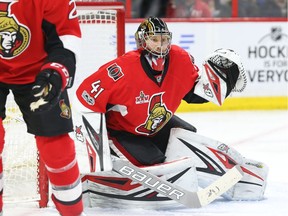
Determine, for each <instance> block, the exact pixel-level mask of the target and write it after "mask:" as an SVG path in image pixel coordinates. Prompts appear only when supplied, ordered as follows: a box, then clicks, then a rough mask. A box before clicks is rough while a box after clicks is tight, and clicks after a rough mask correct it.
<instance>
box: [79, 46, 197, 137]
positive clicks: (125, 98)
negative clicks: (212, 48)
mask: <svg viewBox="0 0 288 216" xmlns="http://www.w3.org/2000/svg"><path fill="white" fill-rule="evenodd" d="M143 53H144V52H142V54H141V52H140V51H139V50H136V51H131V52H128V53H126V54H125V55H123V56H121V57H119V58H117V59H115V60H113V61H111V62H109V63H107V64H105V65H103V66H102V67H101V68H100V69H99V70H98V71H97V72H96V73H94V74H92V75H91V76H90V77H88V78H87V79H85V80H84V81H83V82H82V84H81V85H80V87H79V88H78V90H77V92H76V94H77V98H78V100H79V101H80V102H81V103H82V104H83V105H84V106H85V107H87V108H88V109H90V110H92V111H94V112H101V113H106V121H107V127H108V128H111V129H114V130H120V131H127V132H130V133H134V134H138V135H147V136H149V135H153V134H154V133H156V132H157V131H159V130H160V129H161V128H162V127H163V126H164V125H165V124H166V123H167V122H168V121H169V119H170V118H171V117H172V116H173V114H174V112H175V111H176V109H177V108H178V106H179V105H180V103H181V100H182V99H183V98H184V97H185V96H186V94H187V93H188V92H189V91H191V89H192V88H193V86H194V84H195V81H196V79H197V78H198V68H197V67H196V66H195V65H194V64H193V62H192V61H191V56H190V55H189V54H188V53H187V52H186V51H184V50H183V49H181V48H180V47H178V46H176V45H172V47H171V50H170V53H169V57H168V58H167V60H166V62H165V67H164V72H163V74H162V79H161V82H160V83H159V82H157V80H156V79H155V77H154V76H153V75H152V74H151V73H150V72H149V69H150V70H151V68H150V67H149V66H148V65H147V61H146V59H145V56H144V55H145V54H143Z"/></svg>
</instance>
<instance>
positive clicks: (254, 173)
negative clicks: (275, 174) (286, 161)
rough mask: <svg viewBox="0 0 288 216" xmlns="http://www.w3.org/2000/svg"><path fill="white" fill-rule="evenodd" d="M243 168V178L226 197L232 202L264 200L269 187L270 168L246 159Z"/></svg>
mask: <svg viewBox="0 0 288 216" xmlns="http://www.w3.org/2000/svg"><path fill="white" fill-rule="evenodd" d="M241 167H242V170H243V171H244V176H243V178H242V179H241V181H240V182H238V183H237V184H236V185H235V186H234V187H233V188H231V189H230V190H229V191H227V193H226V194H225V195H224V197H225V198H227V199H230V200H262V199H263V198H264V193H265V189H266V185H267V177H268V171H269V169H268V166H267V165H266V164H264V163H262V162H259V161H255V160H251V159H247V158H244V163H243V164H242V165H241ZM245 173H246V174H245Z"/></svg>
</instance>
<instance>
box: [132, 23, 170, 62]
mask: <svg viewBox="0 0 288 216" xmlns="http://www.w3.org/2000/svg"><path fill="white" fill-rule="evenodd" d="M171 39H172V33H171V32H170V31H169V30H168V27H167V25H166V23H165V22H164V21H163V20H161V19H160V18H157V17H149V18H148V19H146V20H145V21H143V22H142V23H141V24H140V26H139V27H138V29H137V32H136V33H135V40H136V44H137V48H138V49H144V50H147V51H148V52H149V53H151V54H152V55H154V56H155V57H158V58H159V57H160V58H163V57H165V56H166V55H167V54H168V53H169V50H170V47H171Z"/></svg>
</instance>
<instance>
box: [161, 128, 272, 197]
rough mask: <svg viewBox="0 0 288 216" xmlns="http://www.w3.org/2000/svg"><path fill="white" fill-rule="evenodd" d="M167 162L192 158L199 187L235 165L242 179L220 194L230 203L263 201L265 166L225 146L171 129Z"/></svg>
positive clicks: (177, 129)
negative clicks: (242, 173) (235, 201)
mask: <svg viewBox="0 0 288 216" xmlns="http://www.w3.org/2000/svg"><path fill="white" fill-rule="evenodd" d="M165 155H166V157H167V158H166V160H168V161H169V160H174V159H176V158H180V157H185V156H186V157H191V158H192V159H193V164H195V165H196V170H197V178H198V184H199V186H200V187H207V186H208V185H210V184H211V183H212V182H214V181H215V180H216V179H218V178H219V177H220V176H222V175H223V174H224V173H225V172H226V171H227V170H228V169H230V168H232V167H233V166H234V165H235V164H239V165H241V168H242V170H243V172H244V176H243V178H242V179H241V181H239V182H238V183H237V184H236V185H235V186H234V187H233V188H231V189H230V190H229V191H228V192H226V193H224V194H223V197H225V198H227V199H231V200H261V199H263V196H264V192H265V188H266V183H267V174H268V168H267V166H266V165H265V164H263V163H261V162H257V161H253V160H248V159H246V158H244V157H242V155H241V154H240V153H239V152H238V151H236V150H235V149H233V148H231V147H229V146H227V145H226V144H224V143H222V142H219V141H216V140H213V139H210V138H207V137H204V136H201V135H199V134H196V133H194V132H191V131H187V130H184V129H181V128H173V129H171V133H170V138H169V142H168V146H167V150H166V154H165Z"/></svg>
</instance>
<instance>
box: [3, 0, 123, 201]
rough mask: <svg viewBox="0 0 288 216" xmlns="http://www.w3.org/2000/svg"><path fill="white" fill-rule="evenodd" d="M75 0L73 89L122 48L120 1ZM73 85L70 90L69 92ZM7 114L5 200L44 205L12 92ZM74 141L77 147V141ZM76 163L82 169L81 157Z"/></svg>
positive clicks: (39, 169)
mask: <svg viewBox="0 0 288 216" xmlns="http://www.w3.org/2000/svg"><path fill="white" fill-rule="evenodd" d="M76 2H77V13H78V17H79V22H80V27H81V31H82V44H81V47H82V48H81V54H80V56H79V59H78V65H77V72H76V78H75V82H74V89H75V88H76V87H77V85H78V84H79V82H81V80H82V79H84V78H85V77H86V76H88V75H89V74H91V73H93V72H95V71H96V70H97V68H98V67H99V66H101V65H102V64H104V63H106V62H107V61H110V60H112V59H114V58H116V57H117V56H119V55H122V54H123V53H124V51H125V42H124V41H125V36H124V31H125V28H124V25H125V24H124V19H125V11H124V6H123V4H122V3H120V2H94V1H84V0H83V1H76ZM74 89H73V88H72V89H71V90H69V94H71V96H72V94H73V91H74ZM72 107H73V105H72ZM6 115H7V117H6V119H5V120H4V128H5V131H6V134H5V147H4V152H3V155H2V158H3V164H4V171H3V176H4V178H3V179H4V190H3V198H4V202H5V203H11V202H12V203H15V202H28V201H38V202H39V206H40V207H45V206H47V202H48V201H49V186H48V180H47V178H46V175H45V167H44V166H43V164H42V163H40V161H41V160H40V159H39V156H38V152H37V148H36V143H35V140H34V136H33V135H31V134H28V133H27V132H26V131H27V128H26V125H25V123H24V121H23V118H22V116H21V113H20V111H19V108H18V107H17V105H16V104H15V102H14V100H13V96H12V93H11V94H10V95H9V97H8V100H7V104H6ZM75 143H76V150H77V145H79V142H75ZM77 156H78V153H77ZM79 165H80V170H81V161H79Z"/></svg>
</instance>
